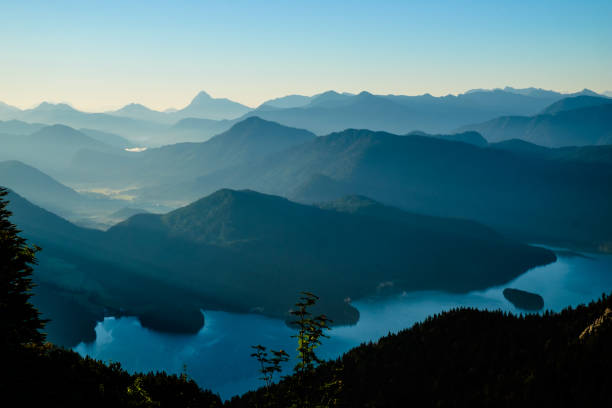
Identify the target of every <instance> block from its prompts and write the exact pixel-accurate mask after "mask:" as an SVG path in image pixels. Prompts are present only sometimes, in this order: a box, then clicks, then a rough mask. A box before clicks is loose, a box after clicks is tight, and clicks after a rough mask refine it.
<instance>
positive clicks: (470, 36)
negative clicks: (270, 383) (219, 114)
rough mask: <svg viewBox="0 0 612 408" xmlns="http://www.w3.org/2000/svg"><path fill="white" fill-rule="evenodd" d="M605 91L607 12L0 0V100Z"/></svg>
mask: <svg viewBox="0 0 612 408" xmlns="http://www.w3.org/2000/svg"><path fill="white" fill-rule="evenodd" d="M507 85H508V86H514V87H529V86H535V87H539V88H544V89H554V90H558V91H565V92H570V91H572V92H573V91H577V90H581V89H583V88H589V89H592V90H595V91H599V92H603V91H609V90H612V1H610V0H591V1H589V0H583V1H575V0H574V1H565V0H556V1H546V0H540V1H537V2H534V1H521V0H513V1H490V0H488V1H462V0H454V1H452V0H449V1H435V0H429V1H412V0H398V1H389V0H387V1H385V0H377V1H357V0H353V1H349V0H335V1H329V0H324V1H319V0H308V1H301V0H291V1H287V0H285V1H266V0H250V1H248V0H244V1H242V0H241V1H232V0H224V1H222V0H216V1H206V0H199V1H198V0H193V1H184V0H174V1H155V0H147V1H137V0H131V1H128V0H121V1H115V0H105V1H95V0H88V1H64V0H55V1H48V0H46V1H28V0H20V1H16V0H0V101H3V102H5V103H8V104H11V105H14V106H18V107H21V108H29V107H33V106H35V105H37V104H39V103H40V102H42V101H51V102H68V103H70V104H72V105H73V106H75V107H77V108H78V109H82V110H85V111H104V110H110V109H115V108H118V107H121V106H123V105H125V104H127V103H131V102H136V103H142V104H144V105H147V106H149V107H151V108H154V109H166V108H181V107H183V106H185V105H187V104H188V103H189V101H190V100H191V99H192V98H193V97H194V96H195V95H196V94H197V93H198V92H199V91H200V90H205V91H206V92H208V93H209V94H211V95H212V96H214V97H226V98H229V99H232V100H235V101H238V102H241V103H244V104H246V105H249V106H252V107H254V106H257V105H259V104H260V103H262V102H263V101H265V100H267V99H270V98H274V97H278V96H283V95H288V94H304V95H312V94H315V93H319V92H322V91H326V90H329V89H333V90H336V91H339V92H360V91H362V90H367V91H369V92H372V93H377V94H389V93H393V94H406V95H416V94H423V93H431V94H432V95H446V94H449V93H452V94H457V93H461V92H464V91H466V90H469V89H473V88H496V87H504V86H507Z"/></svg>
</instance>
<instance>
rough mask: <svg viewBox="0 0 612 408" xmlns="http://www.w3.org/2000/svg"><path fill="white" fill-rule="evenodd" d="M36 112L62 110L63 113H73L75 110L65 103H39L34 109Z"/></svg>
mask: <svg viewBox="0 0 612 408" xmlns="http://www.w3.org/2000/svg"><path fill="white" fill-rule="evenodd" d="M35 109H36V110H38V111H51V110H63V111H73V110H75V109H74V108H73V107H72V106H70V105H68V104H67V103H51V102H46V101H45V102H41V103H40V105H38V106H37V107H36V108H35Z"/></svg>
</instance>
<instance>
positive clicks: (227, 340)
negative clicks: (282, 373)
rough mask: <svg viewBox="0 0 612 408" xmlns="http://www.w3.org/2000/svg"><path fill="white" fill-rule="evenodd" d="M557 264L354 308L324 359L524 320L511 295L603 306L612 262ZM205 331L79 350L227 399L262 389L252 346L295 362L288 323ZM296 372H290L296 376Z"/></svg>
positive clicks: (145, 334)
mask: <svg viewBox="0 0 612 408" xmlns="http://www.w3.org/2000/svg"><path fill="white" fill-rule="evenodd" d="M558 256H559V259H558V261H557V262H555V263H553V264H550V265H547V266H543V267H538V268H534V269H532V270H530V271H528V272H527V273H525V274H523V275H522V276H520V277H518V278H517V279H515V280H514V281H512V282H510V283H508V284H506V285H503V286H499V287H493V288H489V289H487V290H484V291H477V292H470V293H467V294H448V293H441V292H413V293H404V294H402V295H399V296H393V297H387V298H384V299H376V298H372V299H363V300H360V301H356V302H353V305H355V306H356V307H357V308H358V309H359V311H360V313H361V318H360V320H359V322H358V323H357V325H355V326H345V327H336V328H334V329H333V330H331V332H329V334H330V338H329V339H326V340H324V344H323V346H322V347H321V349H320V351H319V354H320V355H321V356H323V357H325V358H335V357H338V356H339V355H341V354H342V353H344V352H345V351H347V350H349V349H350V348H352V347H355V346H357V345H359V344H361V343H363V342H368V341H375V340H376V339H378V338H380V337H382V336H385V335H386V334H387V333H389V332H397V331H399V330H402V329H405V328H409V327H410V326H411V325H413V324H414V323H415V322H418V321H422V320H424V319H425V318H426V317H427V316H430V315H432V314H434V313H439V312H441V311H444V310H449V309H452V308H455V307H462V306H466V307H476V308H479V309H489V310H498V309H499V310H506V311H512V312H515V313H520V311H519V310H517V309H515V308H514V307H513V306H512V304H510V303H509V302H508V301H507V300H506V299H505V298H504V297H503V295H502V290H503V289H504V288H506V287H513V288H518V289H523V290H527V291H530V292H535V293H538V294H540V295H542V297H543V298H544V303H545V308H546V309H550V310H554V311H559V310H561V309H563V308H565V307H567V306H576V305H579V304H581V303H588V302H589V301H591V300H594V299H597V298H598V297H600V296H601V294H602V293H604V292H605V293H610V292H611V291H612V256H609V255H588V256H586V257H582V256H574V255H568V254H567V253H564V252H559V254H558ZM203 313H204V315H205V319H206V325H205V327H204V328H203V329H202V330H201V331H200V332H199V333H198V334H196V335H172V334H164V333H158V332H154V331H151V330H148V329H145V328H143V327H141V326H140V323H139V322H138V320H137V319H136V318H132V317H124V318H120V319H115V318H112V317H110V318H106V319H105V320H104V321H103V322H100V323H98V325H97V327H96V334H97V337H96V341H95V342H93V343H89V344H85V343H81V344H79V345H78V346H77V347H76V348H75V350H76V351H77V352H79V353H80V354H82V355H89V356H91V357H93V358H96V359H100V360H103V361H109V360H110V361H119V362H121V364H122V365H123V367H124V368H126V369H127V370H129V371H131V372H134V371H156V370H165V371H167V372H170V373H180V372H182V370H183V367H184V366H186V370H187V374H188V375H189V376H190V377H191V378H193V379H194V380H195V381H196V382H197V383H198V384H199V385H200V386H201V387H202V388H210V389H212V390H213V391H215V392H217V393H219V394H220V395H221V397H222V398H230V397H231V396H233V395H235V394H239V393H243V392H245V391H247V390H249V389H254V388H256V387H257V386H259V385H260V381H259V380H258V379H257V378H258V377H259V373H258V372H257V364H256V362H255V361H254V360H253V359H252V358H251V357H249V355H250V353H251V348H250V346H251V345H254V344H262V345H265V346H267V347H269V348H273V349H284V350H286V351H288V352H289V353H290V354H292V357H293V356H294V355H295V353H294V350H295V347H296V343H295V339H292V338H291V335H292V334H293V331H292V330H291V329H289V328H288V327H287V326H286V325H285V324H284V322H283V321H281V320H277V319H270V318H266V317H263V316H260V315H255V314H236V313H226V312H218V311H204V312H203ZM290 368H291V366H290V365H288V366H287V370H290Z"/></svg>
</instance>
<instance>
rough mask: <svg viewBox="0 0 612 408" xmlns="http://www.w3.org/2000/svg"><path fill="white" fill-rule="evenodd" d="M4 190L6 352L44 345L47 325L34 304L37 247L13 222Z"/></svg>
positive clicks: (0, 212) (0, 211) (0, 324)
mask: <svg viewBox="0 0 612 408" xmlns="http://www.w3.org/2000/svg"><path fill="white" fill-rule="evenodd" d="M6 195H7V190H6V189H4V188H0V285H1V288H0V295H1V298H0V341H1V342H2V345H0V347H3V349H4V350H7V348H5V347H8V349H13V348H15V347H18V346H21V345H25V344H28V343H42V342H43V341H44V340H45V334H44V333H42V332H41V330H42V329H43V327H44V324H45V321H44V320H42V319H41V318H40V313H39V312H38V310H37V309H36V308H35V307H34V306H32V304H31V303H30V297H31V296H32V292H31V290H32V287H33V286H34V285H33V283H32V271H33V269H32V265H35V264H36V257H35V254H36V252H37V251H38V250H39V248H38V247H36V246H29V245H28V244H27V242H26V240H25V239H24V238H22V237H21V236H19V233H20V232H21V231H19V230H18V229H17V227H16V226H15V225H14V224H13V223H11V221H10V220H9V218H10V216H11V215H12V214H11V212H10V211H9V210H8V209H7V205H8V201H7V200H6V199H5V197H6Z"/></svg>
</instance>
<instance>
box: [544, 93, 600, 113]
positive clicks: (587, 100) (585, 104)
mask: <svg viewBox="0 0 612 408" xmlns="http://www.w3.org/2000/svg"><path fill="white" fill-rule="evenodd" d="M611 103H612V99H610V98H602V97H600V96H589V95H580V96H574V97H571V98H564V99H561V100H560V101H558V102H555V103H553V104H552V105H550V106H549V107H547V108H546V109H544V110H543V111H542V112H541V113H542V114H544V115H546V114H548V115H554V114H555V113H559V112H563V111H569V110H573V109H582V108H590V107H592V106H600V105H607V104H611Z"/></svg>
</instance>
